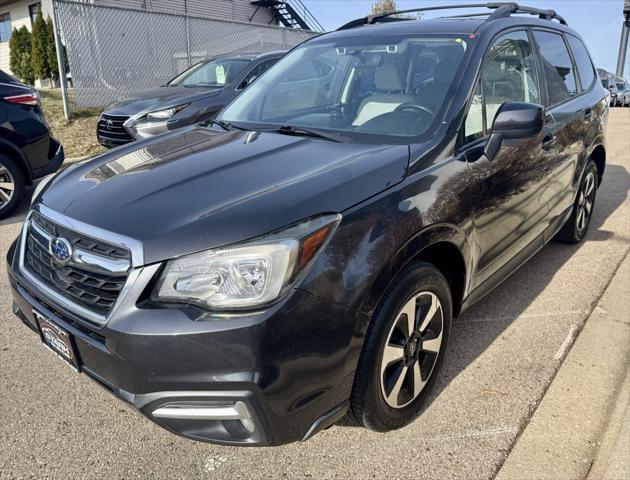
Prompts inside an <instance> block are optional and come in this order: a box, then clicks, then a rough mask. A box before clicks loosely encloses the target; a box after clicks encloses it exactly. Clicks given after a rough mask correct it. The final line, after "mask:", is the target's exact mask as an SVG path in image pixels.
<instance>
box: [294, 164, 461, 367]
mask: <svg viewBox="0 0 630 480" xmlns="http://www.w3.org/2000/svg"><path fill="white" fill-rule="evenodd" d="M467 173H468V166H467V164H466V162H465V161H464V160H463V159H462V158H460V157H454V156H452V155H451V156H446V157H445V158H443V159H441V160H439V161H437V162H436V163H435V164H434V165H432V166H431V167H430V168H426V169H425V170H424V171H422V172H420V173H418V174H415V175H411V176H409V177H407V178H406V179H405V181H404V182H403V183H401V184H399V185H397V186H396V187H394V188H393V189H390V190H387V191H386V192H384V193H382V194H380V195H378V196H376V197H373V198H371V199H369V200H368V201H366V202H364V203H362V204H360V205H357V206H356V207H354V208H352V209H349V210H347V211H345V212H343V219H342V221H341V224H340V225H339V227H338V229H337V231H336V232H335V234H334V236H333V238H332V239H331V241H330V243H329V244H328V245H327V246H326V247H325V249H324V251H323V252H322V253H321V254H320V256H319V257H318V258H317V260H316V262H315V264H314V265H313V268H312V269H311V270H310V271H309V273H308V275H307V277H306V278H305V279H304V281H303V282H302V283H301V285H300V288H301V289H303V290H305V291H307V292H309V293H310V294H312V295H315V296H317V297H320V298H322V299H325V300H327V301H330V302H335V303H337V304H339V305H342V306H343V307H345V308H349V309H351V310H357V311H360V312H361V313H363V314H364V315H363V316H361V317H358V320H357V323H355V324H348V325H343V326H341V325H340V326H338V327H339V328H340V329H341V330H343V331H347V332H350V331H351V332H353V333H352V343H351V344H350V345H349V349H348V352H347V353H348V356H349V358H348V361H347V362H346V369H347V370H348V371H354V369H355V367H356V362H357V361H358V356H359V353H360V351H361V345H362V343H363V337H364V336H365V333H366V331H367V326H368V323H369V318H370V317H371V315H372V314H373V312H374V310H375V308H376V306H377V305H378V303H379V301H380V299H381V297H382V295H383V294H384V292H385V291H386V289H387V287H388V285H389V284H390V283H391V282H392V281H393V279H394V278H395V276H396V274H397V273H398V272H399V271H400V270H401V269H402V268H404V266H405V265H407V264H408V262H410V261H411V260H412V259H413V258H414V257H416V256H417V255H418V254H419V253H420V252H421V251H422V250H423V249H424V248H425V247H427V246H429V245H431V244H433V243H435V242H449V243H452V244H453V245H455V246H456V247H457V248H458V249H459V250H460V252H461V253H462V255H463V257H464V258H465V263H468V259H469V257H470V248H469V245H468V244H467V242H466V233H465V232H466V231H467V230H469V229H470V215H469V211H470V208H468V207H467V205H468V203H469V202H468V200H467V199H466V198H464V197H462V196H461V195H460V193H459V192H460V186H461V182H466V179H467V178H468V175H467ZM466 283H467V282H466Z"/></svg>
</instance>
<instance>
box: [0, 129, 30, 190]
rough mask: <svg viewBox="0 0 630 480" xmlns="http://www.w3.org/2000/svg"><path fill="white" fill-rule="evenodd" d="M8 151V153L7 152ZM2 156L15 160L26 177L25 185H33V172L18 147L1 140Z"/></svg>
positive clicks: (0, 152)
mask: <svg viewBox="0 0 630 480" xmlns="http://www.w3.org/2000/svg"><path fill="white" fill-rule="evenodd" d="M7 150H8V152H7ZM0 154H5V155H7V156H8V157H9V158H10V159H11V160H14V161H15V163H16V165H17V167H18V168H19V169H20V171H21V172H22V174H23V175H24V183H25V184H26V185H29V186H30V185H32V184H33V171H32V169H31V167H30V165H29V163H28V161H27V160H26V156H25V155H24V153H23V152H22V151H20V149H19V148H18V147H16V146H15V145H14V144H12V143H11V142H9V141H8V140H6V139H4V138H0Z"/></svg>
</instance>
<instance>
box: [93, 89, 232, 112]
mask: <svg viewBox="0 0 630 480" xmlns="http://www.w3.org/2000/svg"><path fill="white" fill-rule="evenodd" d="M221 90H222V88H198V87H190V88H188V87H158V88H153V89H151V90H146V91H143V92H138V93H135V94H133V95H131V96H129V97H127V98H125V99H123V100H121V101H120V102H118V103H115V104H114V105H111V106H110V107H108V108H107V109H106V110H105V112H104V113H106V114H107V115H124V116H128V117H131V116H133V115H138V114H146V113H149V112H154V111H156V110H162V109H164V108H170V107H176V106H178V105H182V104H184V103H191V102H194V101H197V100H201V99H202V98H209V97H214V96H216V95H219V93H221Z"/></svg>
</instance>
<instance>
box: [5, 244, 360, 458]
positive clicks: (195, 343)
mask: <svg viewBox="0 0 630 480" xmlns="http://www.w3.org/2000/svg"><path fill="white" fill-rule="evenodd" d="M16 243H17V242H16ZM16 251H18V252H19V249H17V250H16V244H14V245H13V246H12V248H11V250H10V251H9V254H8V261H9V269H8V272H9V280H10V285H11V289H12V293H13V299H14V303H13V311H14V313H15V314H16V315H17V316H18V317H19V318H20V319H21V320H22V322H23V323H24V324H26V325H27V326H28V327H30V328H31V329H32V330H34V331H36V332H37V331H38V327H37V322H36V320H35V317H34V314H33V310H34V309H35V310H37V311H38V312H40V313H42V314H43V315H45V316H46V317H47V318H49V319H51V320H53V321H54V322H55V323H57V324H58V325H59V326H61V327H62V328H64V329H65V330H67V331H68V332H69V333H70V334H71V335H72V336H73V338H74V341H75V345H76V349H77V356H78V359H79V368H80V369H81V371H82V372H84V373H86V374H87V375H88V376H90V377H91V378H92V379H93V380H95V381H96V382H98V383H99V384H100V385H101V386H103V387H105V388H106V389H107V390H108V391H110V392H111V393H113V394H114V395H115V396H117V397H118V398H120V399H121V400H123V401H125V402H127V403H129V404H131V405H133V406H134V407H135V408H136V409H138V410H139V411H140V412H142V413H143V414H144V415H145V416H146V417H147V418H149V419H150V420H152V421H153V422H155V423H157V424H158V425H160V426H162V427H164V428H166V429H167V430H170V431H171V432H173V433H176V434H178V435H182V436H184V437H188V438H192V439H195V440H201V441H209V442H214V443H222V444H231V445H278V444H284V443H289V442H293V441H297V440H304V439H306V438H309V437H310V436H311V435H312V434H314V433H315V432H317V431H319V430H321V429H323V428H325V427H327V426H329V425H332V424H333V423H334V422H335V421H337V420H338V419H339V418H341V417H342V416H343V415H344V414H345V412H346V410H347V405H348V398H349V396H350V391H351V388H352V381H353V377H354V367H355V364H356V360H357V356H358V351H357V350H356V345H355V348H351V345H352V344H353V336H354V333H353V331H354V328H353V326H354V324H355V322H356V321H357V315H359V314H357V313H355V312H353V311H349V310H348V309H345V308H343V307H341V306H339V305H335V304H331V302H324V301H322V300H321V299H319V298H318V297H315V296H313V295H310V294H308V293H306V292H302V291H300V290H295V291H294V292H293V293H292V294H290V295H289V296H288V297H287V298H285V299H284V300H283V301H282V302H280V303H278V304H276V305H274V306H272V307H270V308H269V309H267V310H264V311H260V312H255V313H249V314H243V315H231V316H226V315H223V316H220V315H216V314H210V313H209V312H207V311H203V310H200V309H198V308H195V307H190V306H184V307H178V308H174V307H173V308H166V307H162V308H158V307H156V306H151V305H147V304H143V303H141V302H139V303H138V304H136V305H133V306H131V307H129V308H125V309H123V310H122V311H117V312H116V316H115V318H112V319H110V321H109V322H108V323H107V324H106V325H104V326H98V325H95V324H92V323H89V322H87V321H85V320H84V319H82V318H80V317H78V316H77V315H75V314H74V313H73V312H71V311H68V310H66V309H64V308H63V307H61V306H60V305H58V304H56V303H55V301H54V299H51V298H49V297H47V296H46V295H45V294H44V293H43V292H41V291H39V290H38V288H37V286H36V285H34V284H31V283H30V282H29V280H28V279H27V278H26V277H24V276H23V275H21V273H20V270H19V265H18V263H19V262H18V259H17V258H16V257H17V256H18V255H16ZM342 326H345V327H344V328H341V327H342ZM332 331H334V332H335V335H334V336H332V335H331V332H332ZM52 358H53V357H51V359H52ZM191 406H193V407H204V408H213V407H216V408H224V409H228V410H229V408H232V409H233V410H234V408H237V407H238V408H242V407H243V406H244V407H245V408H246V411H247V415H246V416H248V417H249V419H250V422H249V423H248V422H243V421H241V420H238V419H236V418H234V417H230V418H226V419H216V418H211V416H210V417H207V418H205V419H199V418H197V419H190V418H173V416H172V415H166V416H160V415H158V414H156V410H158V409H164V408H165V407H167V408H168V407H191ZM163 411H164V410H162V412H163ZM214 412H215V413H216V410H215V411H214ZM252 424H253V426H254V428H253V431H252V428H246V427H248V425H249V427H251V425H252Z"/></svg>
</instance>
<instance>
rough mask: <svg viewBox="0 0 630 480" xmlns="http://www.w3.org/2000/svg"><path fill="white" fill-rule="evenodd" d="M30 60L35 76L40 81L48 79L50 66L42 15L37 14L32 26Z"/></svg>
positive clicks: (46, 28) (46, 35)
mask: <svg viewBox="0 0 630 480" xmlns="http://www.w3.org/2000/svg"><path fill="white" fill-rule="evenodd" d="M31 60H32V61H33V69H34V70H35V76H36V77H37V78H39V79H40V80H44V79H47V78H50V73H51V72H50V65H49V64H48V27H47V25H46V21H45V20H44V17H43V15H42V12H41V11H39V12H38V13H37V17H35V23H34V24H33V33H32V40H31Z"/></svg>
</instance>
